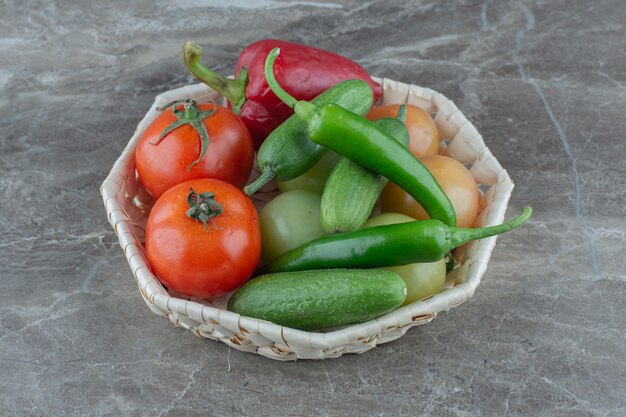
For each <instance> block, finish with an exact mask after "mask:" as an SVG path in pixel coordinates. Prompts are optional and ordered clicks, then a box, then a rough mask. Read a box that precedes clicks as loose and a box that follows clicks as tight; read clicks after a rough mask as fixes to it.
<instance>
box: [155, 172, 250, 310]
mask: <svg viewBox="0 0 626 417" xmlns="http://www.w3.org/2000/svg"><path fill="white" fill-rule="evenodd" d="M190 188H191V189H193V190H194V191H195V192H196V193H198V194H202V193H205V192H210V193H213V194H214V196H215V197H214V200H208V204H207V205H208V207H209V208H211V207H213V206H214V205H215V202H217V203H219V205H221V213H219V214H216V215H215V217H213V218H211V219H210V220H208V221H207V222H206V226H205V224H203V223H202V222H201V221H199V220H195V219H192V218H190V217H188V215H187V214H186V212H187V211H188V210H189V209H190V204H189V203H188V201H187V198H188V196H189V194H190ZM198 194H196V196H195V197H194V196H192V197H193V198H192V199H193V200H195V199H196V198H198ZM216 211H219V210H216ZM146 256H147V259H148V263H149V264H150V266H151V267H152V270H153V272H154V274H155V275H156V276H157V277H158V278H159V280H160V281H161V282H162V283H163V284H165V285H166V286H167V287H169V288H171V289H173V290H175V291H178V292H179V293H182V294H185V295H189V296H193V297H199V298H213V297H217V296H220V295H223V294H225V293H227V292H230V291H233V290H235V289H237V288H238V287H239V286H241V285H242V284H243V283H244V282H246V281H247V279H248V278H249V277H250V276H251V275H252V273H253V272H254V269H255V268H256V267H257V264H258V263H259V258H260V256H261V231H260V227H259V219H258V215H257V211H256V209H255V208H254V206H253V205H252V202H251V201H250V199H249V198H248V197H247V196H246V195H245V194H244V193H243V192H242V191H241V190H239V189H238V188H236V187H235V186H233V185H231V184H228V183H226V182H224V181H220V180H216V179H197V180H192V181H187V182H184V183H182V184H178V185H175V186H174V187H172V188H170V189H169V190H167V191H166V192H165V193H164V194H163V195H162V196H161V197H160V198H159V199H158V200H157V201H156V203H155V204H154V207H153V208H152V211H151V212H150V216H149V217H148V224H147V228H146Z"/></svg>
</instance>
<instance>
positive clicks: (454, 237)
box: [449, 207, 533, 248]
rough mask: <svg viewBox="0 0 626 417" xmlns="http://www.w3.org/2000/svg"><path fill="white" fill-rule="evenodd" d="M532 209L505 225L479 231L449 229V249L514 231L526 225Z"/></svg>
mask: <svg viewBox="0 0 626 417" xmlns="http://www.w3.org/2000/svg"><path fill="white" fill-rule="evenodd" d="M532 212H533V209H532V208H531V207H526V208H524V211H523V212H522V214H520V215H519V216H517V217H516V218H514V219H513V220H510V221H508V222H506V223H502V224H499V225H497V226H489V227H483V228H480V229H469V228H461V227H450V228H449V230H450V235H449V236H450V248H456V247H458V246H461V245H464V244H466V243H467V242H471V241H472V240H476V239H483V238H486V237H490V236H495V235H499V234H502V233H504V232H508V231H509V230H513V229H516V228H518V227H520V226H521V225H523V224H524V223H526V220H528V219H529V218H530V215H531V214H532Z"/></svg>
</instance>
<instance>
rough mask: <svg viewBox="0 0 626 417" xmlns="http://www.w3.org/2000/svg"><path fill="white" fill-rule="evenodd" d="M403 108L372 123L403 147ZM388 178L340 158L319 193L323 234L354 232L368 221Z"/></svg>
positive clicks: (407, 136)
mask: <svg viewBox="0 0 626 417" xmlns="http://www.w3.org/2000/svg"><path fill="white" fill-rule="evenodd" d="M405 118H406V107H405V106H400V109H399V110H398V116H397V117H396V118H395V119H390V118H386V119H379V120H376V121H374V123H375V124H376V125H377V126H378V127H380V128H382V129H384V130H386V131H387V132H388V133H390V134H391V136H393V137H394V138H395V139H396V140H397V141H398V142H400V143H401V144H403V145H404V146H408V144H409V134H408V132H407V130H406V126H405V124H404V120H405ZM386 184H387V178H385V177H383V176H382V175H379V174H377V173H375V172H374V171H370V170H369V169H367V168H364V167H362V166H360V165H358V164H356V163H354V162H352V161H351V160H349V159H348V158H342V159H341V160H340V161H339V162H338V163H337V165H335V168H334V169H333V170H332V172H331V173H330V176H329V177H328V180H327V181H326V186H325V187H324V193H323V194H322V203H321V218H322V227H323V228H324V230H325V231H326V233H341V232H349V231H352V230H357V229H359V228H361V226H363V224H364V223H365V222H366V221H367V219H368V218H369V216H370V214H372V209H373V208H374V204H376V200H377V199H378V196H379V195H380V193H381V192H382V190H383V188H384V187H385V185H386Z"/></svg>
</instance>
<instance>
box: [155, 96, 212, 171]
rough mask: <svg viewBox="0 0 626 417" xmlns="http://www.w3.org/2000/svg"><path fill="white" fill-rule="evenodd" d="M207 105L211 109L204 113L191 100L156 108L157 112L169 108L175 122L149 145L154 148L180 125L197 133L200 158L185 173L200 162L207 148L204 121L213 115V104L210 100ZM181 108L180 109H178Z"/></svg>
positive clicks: (207, 135) (174, 102)
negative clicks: (174, 117)
mask: <svg viewBox="0 0 626 417" xmlns="http://www.w3.org/2000/svg"><path fill="white" fill-rule="evenodd" d="M209 103H211V104H213V108H212V109H210V110H206V111H199V109H198V102H197V101H195V100H192V99H186V100H176V101H172V102H170V103H168V104H166V105H165V106H163V107H159V108H157V110H158V111H164V110H165V109H167V108H170V107H171V108H172V113H173V114H174V116H176V121H175V122H173V123H172V124H170V125H169V126H168V127H166V128H165V130H164V131H163V133H161V135H160V136H159V138H158V139H157V141H156V142H150V144H151V145H155V146H156V145H158V144H159V143H160V142H161V140H163V138H164V137H165V136H166V135H167V134H168V133H170V132H171V131H173V130H175V129H177V128H179V127H180V126H182V125H190V126H191V127H193V128H194V129H195V130H196V132H198V135H199V136H200V142H201V147H200V156H199V157H198V159H196V160H195V161H194V162H192V163H191V164H190V165H189V166H188V167H187V171H191V168H192V167H193V166H194V165H195V164H197V163H198V162H200V160H201V159H202V158H203V157H204V155H205V154H206V151H207V148H208V147H209V133H208V132H207V130H206V126H205V125H204V119H206V118H207V117H209V116H211V115H212V114H213V113H215V102H213V101H212V100H211V101H209ZM181 106H182V109H181V108H180V107H181Z"/></svg>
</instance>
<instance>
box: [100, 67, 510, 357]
mask: <svg viewBox="0 0 626 417" xmlns="http://www.w3.org/2000/svg"><path fill="white" fill-rule="evenodd" d="M375 80H376V81H378V82H380V83H381V84H382V86H383V91H384V92H383V101H384V103H409V104H413V105H417V106H419V107H421V108H423V109H424V110H426V111H427V112H429V113H430V114H433V115H435V122H436V124H437V126H438V128H439V132H440V136H441V139H442V148H441V151H442V153H445V154H446V155H448V156H451V157H452V158H454V159H456V160H458V161H460V162H461V163H463V164H465V165H466V166H468V167H471V168H470V172H471V174H472V175H473V176H474V178H475V179H476V182H477V183H478V184H480V189H481V198H480V210H481V212H480V215H479V218H478V221H477V226H488V225H496V224H500V223H502V222H503V220H504V214H505V211H506V207H507V203H508V201H509V197H510V195H511V191H512V190H513V183H512V181H511V179H510V178H509V176H508V174H507V172H506V171H505V170H504V169H503V168H502V166H500V164H499V163H498V161H497V160H496V158H495V157H494V156H493V155H492V154H491V152H490V151H489V149H488V148H487V147H486V146H485V143H484V141H483V139H482V137H481V135H480V134H479V133H478V131H477V130H476V128H475V127H474V126H473V125H472V123H470V122H469V121H468V120H467V119H466V118H465V116H463V114H462V113H461V111H460V110H459V109H458V108H457V107H456V106H455V104H454V103H453V102H452V101H450V100H448V99H447V98H446V97H445V96H444V95H443V94H440V93H438V92H436V91H433V90H431V89H429V88H423V87H418V86H415V85H407V84H404V83H400V82H396V81H392V80H388V79H384V78H382V79H378V78H375ZM186 98H193V99H195V100H197V101H198V102H206V101H208V100H216V101H217V102H223V99H222V98H221V97H219V96H218V94H217V93H216V92H214V91H213V90H211V89H210V88H209V87H207V86H206V85H204V84H196V85H191V86H185V87H182V88H178V89H175V90H171V91H168V92H166V93H164V94H161V95H159V96H158V97H157V98H156V100H155V102H154V104H153V105H152V107H151V108H150V110H149V111H148V113H147V114H146V116H145V117H144V118H143V120H142V121H141V122H140V123H139V125H138V126H137V130H136V131H135V134H134V135H133V137H132V138H131V140H130V142H129V143H128V145H127V146H126V149H124V151H123V152H122V155H121V156H120V157H119V158H118V160H117V161H116V162H115V164H114V165H113V168H112V169H111V172H110V173H109V175H108V177H107V178H106V179H105V181H104V183H103V184H102V187H101V190H100V191H101V194H102V199H103V200H104V206H105V208H106V212H107V216H108V219H109V222H110V223H111V225H112V226H113V228H114V229H115V233H116V234H117V236H118V238H119V241H120V246H121V247H122V249H123V250H124V253H125V255H126V259H127V260H128V264H129V265H130V269H131V271H132V273H133V275H134V276H135V278H136V280H137V285H138V286H139V291H140V292H141V295H142V297H143V298H144V300H145V302H146V303H147V304H148V307H150V309H151V310H152V311H153V312H154V313H156V314H159V315H162V316H165V317H168V318H169V319H170V321H171V322H172V323H174V324H176V325H177V326H181V327H184V328H186V329H189V330H191V331H192V332H193V333H195V334H196V335H197V336H200V337H205V338H208V339H215V340H220V341H222V342H224V343H226V344H227V345H229V346H232V347H233V348H235V349H238V350H243V351H247V352H253V353H258V354H260V355H263V356H266V357H268V358H271V359H276V360H283V361H286V360H296V359H324V358H336V357H339V356H341V355H342V354H344V353H363V352H365V351H367V350H369V349H371V348H373V347H374V346H376V345H377V344H380V343H385V342H389V341H392V340H395V339H397V338H399V337H400V336H402V335H403V334H404V333H405V332H406V331H407V330H408V329H409V328H411V327H413V326H417V325H420V324H425V323H428V322H430V321H431V320H432V319H433V318H435V316H436V315H437V313H439V312H442V311H447V310H449V309H450V308H452V307H455V306H458V305H459V304H461V303H463V302H464V301H465V300H467V299H468V298H470V297H471V296H472V295H473V293H474V290H475V289H476V287H477V286H478V284H479V282H480V279H481V277H482V276H483V274H484V273H485V271H486V269H487V262H488V261H489V258H490V256H491V251H492V250H493V248H494V245H495V243H496V237H490V238H486V239H482V240H479V241H474V242H472V243H470V244H468V245H466V246H465V247H464V248H463V253H461V254H460V255H461V258H462V259H460V263H461V265H460V266H459V267H458V268H456V269H455V270H453V271H452V272H450V273H449V274H448V277H447V281H446V282H447V286H446V290H445V291H443V292H442V293H440V294H438V295H436V296H433V297H431V298H428V299H425V300H422V301H418V302H415V303H413V304H410V305H408V306H405V307H401V308H399V309H397V310H395V311H393V312H391V313H389V314H386V315H384V316H382V317H379V318H377V319H374V320H371V321H368V322H366V323H362V324H358V325H353V326H348V327H345V328H342V329H340V330H334V331H331V332H327V333H319V332H305V331H300V330H295V329H291V328H287V327H283V326H279V325H276V324H273V323H270V322H267V321H263V320H257V319H253V318H250V317H244V316H240V315H239V314H236V313H232V312H229V311H227V310H226V309H225V306H226V303H227V301H228V297H227V296H226V297H221V298H219V299H215V300H198V299H193V298H191V299H190V298H188V297H184V296H180V295H177V294H174V293H173V292H171V291H169V292H168V290H166V289H165V288H164V287H163V286H162V285H161V284H160V283H159V281H158V280H157V279H156V277H155V276H154V275H153V274H152V272H151V271H150V267H149V266H148V263H147V261H146V257H145V253H144V247H143V241H144V234H145V225H146V220H147V216H148V213H149V209H150V207H151V205H152V203H153V201H152V198H151V197H150V196H149V195H148V194H147V193H146V192H145V191H144V190H143V189H142V188H141V185H140V184H139V182H138V180H137V177H136V172H135V164H134V153H135V146H136V144H137V140H138V139H139V137H140V136H141V134H142V132H143V131H144V130H145V128H146V127H147V126H148V125H149V124H150V123H151V122H152V121H153V120H154V119H155V118H156V117H157V116H158V115H159V112H158V111H157V110H156V109H157V107H160V106H163V105H164V104H166V103H169V102H171V101H173V100H180V99H186ZM256 176H258V172H256V170H255V172H253V175H252V177H251V178H254V177H256ZM275 195H276V190H275V185H273V184H269V185H268V186H266V187H264V189H262V190H261V192H260V193H257V195H255V198H254V200H255V205H256V206H257V208H261V207H262V206H263V205H264V204H265V203H266V202H267V201H269V200H271V199H272V198H273V197H274V196H275ZM458 254H459V253H458V252H457V255H458ZM457 258H458V256H457ZM457 260H459V259H457Z"/></svg>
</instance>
